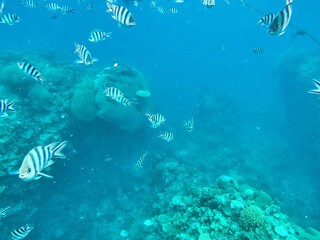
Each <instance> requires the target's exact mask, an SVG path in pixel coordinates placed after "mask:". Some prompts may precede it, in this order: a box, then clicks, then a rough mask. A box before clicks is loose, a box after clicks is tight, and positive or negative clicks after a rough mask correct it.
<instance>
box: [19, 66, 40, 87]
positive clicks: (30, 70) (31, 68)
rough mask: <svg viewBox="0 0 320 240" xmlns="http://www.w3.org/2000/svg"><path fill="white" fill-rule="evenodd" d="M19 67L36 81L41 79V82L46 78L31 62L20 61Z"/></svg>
mask: <svg viewBox="0 0 320 240" xmlns="http://www.w3.org/2000/svg"><path fill="white" fill-rule="evenodd" d="M17 64H18V67H19V68H20V69H21V70H22V71H23V72H24V73H25V74H26V75H28V76H30V77H32V78H33V79H35V80H36V81H40V82H41V84H42V83H43V82H44V81H45V80H46V79H45V78H44V77H42V75H41V73H40V72H39V71H38V70H37V69H36V68H35V67H34V66H32V65H31V64H30V63H27V62H18V63H17Z"/></svg>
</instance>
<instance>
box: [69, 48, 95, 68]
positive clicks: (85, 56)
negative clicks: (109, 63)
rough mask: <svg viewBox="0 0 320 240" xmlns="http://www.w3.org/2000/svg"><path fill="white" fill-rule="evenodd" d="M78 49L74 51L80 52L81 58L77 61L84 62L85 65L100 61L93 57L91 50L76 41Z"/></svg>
mask: <svg viewBox="0 0 320 240" xmlns="http://www.w3.org/2000/svg"><path fill="white" fill-rule="evenodd" d="M75 47H76V50H75V52H74V53H76V54H78V57H79V58H80V60H77V61H76V63H84V64H85V65H91V64H93V63H94V62H96V61H98V60H97V59H95V58H92V56H91V53H90V52H89V50H88V49H87V48H86V47H85V46H84V45H80V44H78V43H75Z"/></svg>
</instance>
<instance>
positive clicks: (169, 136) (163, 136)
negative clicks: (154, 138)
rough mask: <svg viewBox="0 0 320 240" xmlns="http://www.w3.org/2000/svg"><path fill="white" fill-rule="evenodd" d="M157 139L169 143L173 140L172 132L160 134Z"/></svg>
mask: <svg viewBox="0 0 320 240" xmlns="http://www.w3.org/2000/svg"><path fill="white" fill-rule="evenodd" d="M158 137H159V138H161V139H163V140H165V141H167V142H171V141H172V140H173V132H161V133H160V135H159V136H158Z"/></svg>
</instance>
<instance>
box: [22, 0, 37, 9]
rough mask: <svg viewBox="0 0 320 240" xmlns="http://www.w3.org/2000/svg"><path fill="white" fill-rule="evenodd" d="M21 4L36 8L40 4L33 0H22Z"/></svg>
mask: <svg viewBox="0 0 320 240" xmlns="http://www.w3.org/2000/svg"><path fill="white" fill-rule="evenodd" d="M21 4H22V5H23V6H24V7H27V8H35V7H37V6H38V4H37V3H36V2H35V1H33V0H22V1H21Z"/></svg>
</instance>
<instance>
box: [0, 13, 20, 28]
mask: <svg viewBox="0 0 320 240" xmlns="http://www.w3.org/2000/svg"><path fill="white" fill-rule="evenodd" d="M20 21H21V19H20V17H18V15H17V14H15V13H7V14H3V15H0V23H4V24H8V25H10V26H11V25H13V24H15V23H18V22H20Z"/></svg>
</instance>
